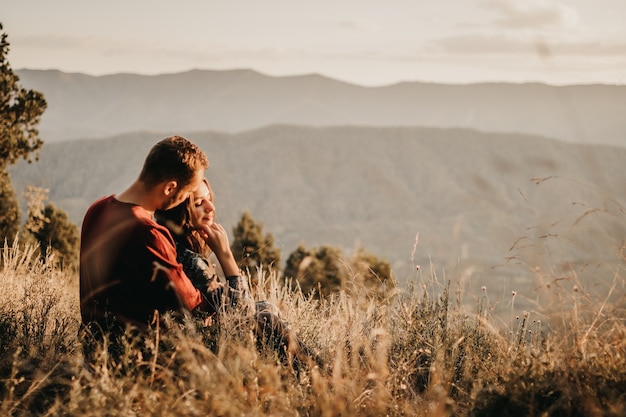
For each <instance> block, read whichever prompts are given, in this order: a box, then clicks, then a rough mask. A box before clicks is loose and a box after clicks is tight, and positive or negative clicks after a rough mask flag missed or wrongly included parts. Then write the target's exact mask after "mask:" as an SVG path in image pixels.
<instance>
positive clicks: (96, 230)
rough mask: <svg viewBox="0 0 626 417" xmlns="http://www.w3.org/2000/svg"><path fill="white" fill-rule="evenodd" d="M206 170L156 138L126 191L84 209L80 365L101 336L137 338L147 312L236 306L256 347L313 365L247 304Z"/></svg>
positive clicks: (179, 147) (282, 328)
mask: <svg viewBox="0 0 626 417" xmlns="http://www.w3.org/2000/svg"><path fill="white" fill-rule="evenodd" d="M208 165H209V164H208V160H207V157H206V155H205V154H204V152H203V151H202V150H201V149H200V148H199V147H197V146H196V145H195V144H193V143H191V142H190V141H188V140H187V139H185V138H183V137H180V136H172V137H169V138H165V139H163V140H162V141H160V142H158V143H157V144H156V145H155V146H153V148H152V149H151V150H150V152H149V154H148V156H147V157H146V160H145V162H144V166H143V168H142V170H141V172H140V174H139V177H138V178H137V180H135V182H133V183H132V184H131V185H130V187H129V188H127V189H126V190H125V191H124V192H122V193H120V194H118V195H111V196H108V197H102V198H100V199H99V200H97V201H96V202H94V203H93V204H92V205H91V206H90V208H89V209H88V210H87V213H86V214H85V217H84V220H83V224H82V229H81V250H80V300H81V304H80V309H81V318H82V324H83V326H82V327H83V330H84V337H85V339H86V343H85V346H86V349H85V353H86V359H87V361H88V362H89V361H92V360H93V358H92V357H91V355H92V354H93V352H94V349H95V347H96V346H98V344H99V343H101V342H102V341H104V340H105V339H106V340H108V343H109V344H113V346H112V347H113V348H115V346H114V345H115V344H116V343H117V342H119V341H120V340H121V339H120V338H121V336H123V335H124V334H125V333H126V332H127V331H128V329H129V328H130V329H132V331H133V332H134V333H138V334H142V333H145V332H146V331H147V330H148V328H149V326H150V323H151V322H152V320H153V318H154V317H155V314H157V315H158V316H163V315H166V314H167V313H176V312H181V311H187V312H191V313H192V314H194V315H196V316H198V317H202V318H205V320H207V321H210V320H214V319H217V321H218V322H219V317H220V312H222V311H223V310H224V309H226V308H228V307H229V306H236V305H238V306H239V307H241V308H242V311H243V312H246V311H247V313H248V315H249V317H251V318H252V319H253V322H254V331H255V335H256V337H257V342H258V343H257V344H258V345H259V346H268V345H269V346H271V347H272V348H273V349H275V350H276V352H277V353H278V355H279V357H280V358H281V360H282V361H283V363H285V364H287V365H288V366H294V367H295V368H300V367H301V366H302V365H305V364H307V363H308V362H310V361H312V363H314V364H317V365H321V361H320V359H319V358H318V357H317V356H316V355H315V354H314V353H313V352H311V350H310V349H308V348H307V347H306V346H305V345H304V344H303V343H302V342H301V341H300V340H299V339H298V337H297V336H296V335H295V334H294V333H293V332H292V331H291V330H290V329H289V327H288V326H287V325H286V323H284V322H283V321H282V320H281V319H280V318H279V317H278V315H277V314H275V313H274V312H273V311H272V309H271V308H270V307H271V306H268V304H267V303H264V302H257V303H254V301H253V300H252V298H251V295H250V292H249V291H248V288H247V285H246V282H245V280H244V277H243V276H242V274H241V271H240V270H239V266H238V264H237V262H236V260H235V258H234V256H233V253H232V251H231V249H230V244H229V240H228V235H227V233H226V231H225V229H224V227H223V226H222V225H220V224H219V223H217V222H216V221H215V206H214V204H213V202H214V196H213V193H212V189H211V187H210V185H209V182H208V181H207V180H206V179H205V178H204V171H205V170H206V169H207V168H208ZM210 253H213V254H214V255H215V257H216V259H217V261H218V262H219V264H220V267H221V270H222V272H223V274H224V276H225V281H226V283H227V286H225V285H224V284H223V283H222V281H221V280H220V279H219V278H218V276H217V274H216V270H215V267H214V265H212V264H211V263H210V262H209V260H208V256H209V254H210ZM246 305H247V306H248V307H247V308H245V306H246ZM110 347H111V346H110Z"/></svg>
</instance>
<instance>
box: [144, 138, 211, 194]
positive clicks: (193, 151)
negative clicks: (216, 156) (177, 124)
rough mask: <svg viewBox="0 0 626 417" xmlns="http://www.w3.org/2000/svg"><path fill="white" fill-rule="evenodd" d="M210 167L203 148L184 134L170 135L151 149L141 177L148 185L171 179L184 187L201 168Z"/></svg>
mask: <svg viewBox="0 0 626 417" xmlns="http://www.w3.org/2000/svg"><path fill="white" fill-rule="evenodd" d="M208 168H209V160H208V158H207V156H206V154H205V153H204V151H203V150H202V149H200V148H199V147H198V146H197V145H195V144H194V143H192V142H190V141H189V140H188V139H185V138H184V137H182V136H170V137H167V138H165V139H163V140H161V141H159V142H158V143H157V144H155V145H154V146H153V147H152V149H150V152H149V153H148V156H147V157H146V160H145V161H144V164H143V168H142V169H141V172H140V173H139V179H140V180H141V181H143V182H144V183H145V184H146V185H147V186H148V187H153V186H154V185H156V184H158V183H160V182H163V181H169V180H176V181H177V182H178V183H179V184H178V185H179V186H181V187H184V186H186V185H187V184H189V183H190V182H191V181H192V179H193V176H194V174H195V173H196V172H197V171H198V170H199V169H204V170H206V169H208Z"/></svg>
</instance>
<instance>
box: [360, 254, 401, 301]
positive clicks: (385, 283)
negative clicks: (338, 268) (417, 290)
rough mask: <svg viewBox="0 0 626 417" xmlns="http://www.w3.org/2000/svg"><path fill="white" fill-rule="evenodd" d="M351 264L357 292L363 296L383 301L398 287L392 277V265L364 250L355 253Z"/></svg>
mask: <svg viewBox="0 0 626 417" xmlns="http://www.w3.org/2000/svg"><path fill="white" fill-rule="evenodd" d="M349 264H350V268H351V269H352V274H353V276H354V278H355V281H356V284H357V286H356V290H357V291H360V292H361V295H365V296H367V297H376V298H379V299H382V298H385V297H387V296H388V294H389V293H390V291H391V290H393V289H394V288H395V287H396V282H395V280H394V279H393V277H392V276H391V264H390V263H389V262H387V261H385V260H381V259H379V258H378V257H377V256H376V255H374V254H372V253H370V252H368V251H366V250H365V249H363V248H359V249H358V250H357V251H356V252H355V254H354V255H353V256H352V257H351V258H350V260H349Z"/></svg>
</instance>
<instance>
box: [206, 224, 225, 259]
mask: <svg viewBox="0 0 626 417" xmlns="http://www.w3.org/2000/svg"><path fill="white" fill-rule="evenodd" d="M200 235H201V236H202V238H203V239H204V240H205V242H206V243H207V245H209V248H211V250H212V251H213V252H215V253H216V254H217V253H218V252H221V251H223V250H224V249H225V248H228V249H230V243H229V241H228V233H226V229H224V227H223V226H222V225H221V224H219V223H211V225H208V226H207V225H205V226H202V229H200Z"/></svg>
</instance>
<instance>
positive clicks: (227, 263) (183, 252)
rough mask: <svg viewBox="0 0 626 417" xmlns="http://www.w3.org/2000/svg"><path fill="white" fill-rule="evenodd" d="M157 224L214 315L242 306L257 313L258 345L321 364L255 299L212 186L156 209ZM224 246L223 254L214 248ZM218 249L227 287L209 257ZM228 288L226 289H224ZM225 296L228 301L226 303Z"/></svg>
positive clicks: (295, 360) (295, 361)
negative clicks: (168, 234) (217, 212)
mask: <svg viewBox="0 0 626 417" xmlns="http://www.w3.org/2000/svg"><path fill="white" fill-rule="evenodd" d="M156 218H157V222H159V223H160V224H162V225H164V226H166V227H167V228H168V229H169V230H170V232H171V233H172V236H173V237H174V240H175V241H176V251H177V257H178V261H179V262H180V263H181V264H182V265H183V270H184V271H185V274H186V275H187V276H188V277H189V279H190V280H191V282H192V283H193V285H194V286H195V287H196V288H198V289H199V290H200V291H201V292H202V294H203V295H204V297H205V298H206V299H207V300H208V301H209V304H210V305H211V310H212V314H213V315H214V316H216V317H217V318H218V319H219V313H220V311H222V309H224V308H226V307H227V306H234V305H239V306H242V307H243V308H244V310H245V311H249V312H252V314H253V316H254V319H255V324H256V327H255V333H256V336H257V342H258V343H257V344H258V345H259V346H263V345H264V344H265V345H269V346H271V347H272V348H273V349H275V350H276V351H277V352H278V354H279V356H280V357H281V359H282V360H283V362H286V361H287V359H288V358H289V357H293V363H292V365H293V366H294V367H296V368H299V367H300V365H301V364H302V361H305V362H306V358H307V357H308V358H310V359H313V361H314V362H315V363H316V364H317V365H319V366H320V367H321V365H322V362H321V360H320V358H319V357H317V355H315V354H313V353H312V352H311V350H310V349H309V348H308V347H306V346H305V345H304V344H303V343H302V342H301V341H300V340H299V339H298V338H297V337H296V336H295V334H293V332H292V331H291V330H290V329H289V328H288V327H287V325H286V324H285V323H284V322H283V321H282V320H280V318H279V317H278V316H277V315H276V314H275V313H273V312H272V311H271V305H269V304H268V303H266V302H263V301H261V302H257V303H256V304H255V303H254V302H253V300H252V297H251V296H250V292H249V290H248V287H247V284H246V281H245V280H244V279H243V277H242V275H241V273H240V271H239V267H238V265H237V262H236V260H235V258H234V256H233V254H232V251H230V245H229V244H228V234H227V233H226V230H225V229H224V227H223V226H222V225H220V224H219V223H217V222H216V221H215V205H214V195H213V190H212V188H211V186H210V184H209V182H208V181H207V180H206V179H204V180H203V181H202V183H201V184H200V186H199V187H198V189H197V190H196V191H195V192H194V193H193V194H191V196H190V197H189V198H188V199H187V200H185V201H184V202H183V203H181V204H180V205H178V206H176V207H174V208H171V209H169V210H161V211H157V212H156ZM216 248H221V249H220V253H216V252H214V249H216ZM212 252H213V253H214V254H215V256H216V257H217V259H218V262H219V263H220V266H221V267H222V270H223V272H224V275H225V276H226V281H227V283H228V288H226V291H225V289H224V288H223V284H222V283H221V282H220V281H219V278H218V277H217V274H216V272H215V265H213V264H211V263H210V261H209V259H208V257H209V255H210V254H211V253H212ZM225 292H226V293H225ZM224 300H228V302H226V303H224Z"/></svg>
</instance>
